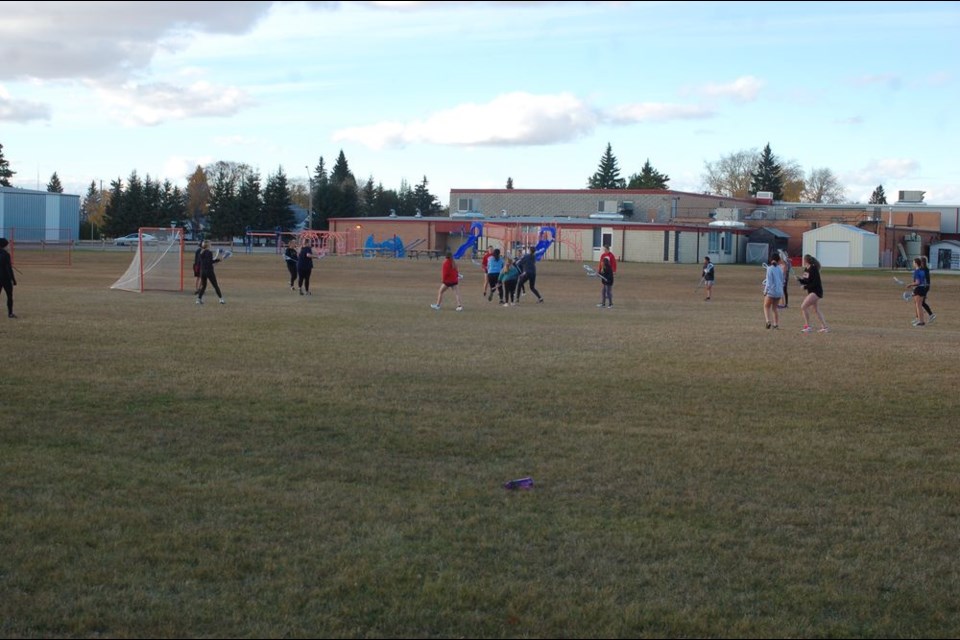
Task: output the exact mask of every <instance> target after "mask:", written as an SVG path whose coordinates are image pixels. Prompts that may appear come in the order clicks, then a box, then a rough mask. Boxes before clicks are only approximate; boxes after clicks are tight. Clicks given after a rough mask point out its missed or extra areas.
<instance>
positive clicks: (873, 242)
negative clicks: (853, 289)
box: [803, 224, 880, 267]
mask: <svg viewBox="0 0 960 640" xmlns="http://www.w3.org/2000/svg"><path fill="white" fill-rule="evenodd" d="M803 253H804V255H807V254H809V255H811V256H813V257H815V258H816V259H817V260H819V261H820V264H821V265H823V266H824V267H877V266H879V265H880V236H878V235H877V234H875V233H871V232H870V231H864V230H863V229H861V228H860V227H854V226H853V225H849V224H828V225H826V226H824V227H819V228H817V229H811V230H810V231H807V232H806V233H804V234H803Z"/></svg>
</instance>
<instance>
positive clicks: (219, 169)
mask: <svg viewBox="0 0 960 640" xmlns="http://www.w3.org/2000/svg"><path fill="white" fill-rule="evenodd" d="M704 166H705V171H704V174H703V175H702V181H703V188H704V191H705V192H706V193H713V194H716V195H720V196H726V197H731V198H748V197H750V196H751V195H753V194H756V193H757V192H761V191H768V192H771V193H772V194H773V199H774V200H777V201H788V202H813V203H824V204H840V203H843V202H847V200H846V199H845V190H844V187H843V185H842V184H841V183H840V181H839V179H838V178H837V177H836V176H835V175H834V173H833V172H832V171H831V170H830V169H828V168H823V167H821V168H814V169H811V170H810V172H809V173H807V174H805V173H804V171H803V169H802V168H801V166H800V164H799V163H797V162H796V161H792V160H791V161H783V160H781V159H780V158H778V157H777V156H776V155H775V154H774V153H773V151H772V149H771V147H770V143H767V144H766V146H765V147H764V148H763V150H762V151H757V150H756V149H749V150H741V151H737V152H734V153H731V154H728V155H725V156H722V157H721V158H720V159H719V160H716V161H714V162H709V161H708V162H705V163H704ZM15 173H16V172H15V171H12V170H11V169H10V166H9V163H8V162H7V160H6V159H5V158H4V156H3V145H2V144H0V185H2V186H8V187H9V186H11V184H10V178H12V177H13V175H14V174H15ZM669 183H670V176H668V175H667V174H665V173H661V172H660V171H658V170H657V169H655V168H654V167H653V165H652V164H651V163H650V160H649V158H648V159H647V160H646V162H645V163H644V165H643V167H641V169H640V171H639V172H636V173H633V174H632V175H630V176H629V178H622V177H621V176H620V167H619V163H618V161H617V158H616V156H615V155H614V153H613V146H612V145H611V144H610V143H607V147H606V150H605V151H604V153H603V155H602V156H601V158H600V162H599V165H598V167H597V170H596V172H594V173H593V175H591V176H590V177H589V178H588V179H587V188H588V189H663V190H667V189H669ZM428 185H429V183H428V181H427V177H426V176H423V180H422V181H421V182H420V183H418V184H417V185H416V186H414V187H411V186H410V185H409V184H408V183H407V182H406V180H403V181H401V184H400V188H399V189H398V190H394V189H385V188H384V186H383V183H381V182H377V181H375V180H374V178H373V176H370V177H368V178H367V179H366V180H365V181H364V182H363V183H362V184H360V183H359V182H358V181H357V178H356V176H355V175H354V173H353V172H352V171H351V169H350V167H349V164H348V162H347V158H346V156H345V154H344V152H343V150H341V151H340V153H339V155H338V156H337V159H336V162H335V163H334V166H333V168H332V169H330V170H328V169H327V164H326V162H325V160H324V158H323V156H320V158H319V161H318V162H317V164H316V166H315V167H314V169H313V171H312V173H310V174H309V176H308V182H307V183H306V184H305V183H303V182H301V181H298V180H293V181H292V180H289V179H288V178H287V175H286V174H285V173H284V170H283V168H282V167H280V168H278V170H277V172H276V173H275V174H272V175H268V176H267V180H266V184H265V185H262V178H261V176H260V174H259V172H258V171H257V170H255V169H254V168H252V167H250V166H249V165H246V164H242V163H235V162H227V161H218V162H214V163H212V164H209V165H207V166H206V167H201V166H199V165H198V166H197V168H196V169H195V170H194V172H193V173H192V174H191V175H190V176H189V177H188V181H187V186H186V189H184V190H181V189H180V188H179V187H177V186H174V185H172V184H171V183H170V181H169V180H166V181H164V182H163V183H160V182H159V181H155V180H152V179H151V178H150V176H149V175H148V176H146V177H145V178H144V179H141V178H140V177H139V176H138V174H137V171H136V170H134V171H132V172H131V174H130V176H129V177H128V178H127V180H126V181H125V182H124V181H123V180H121V179H119V178H118V179H116V180H114V181H112V182H111V183H110V189H109V190H108V191H104V190H103V189H102V187H98V186H97V184H96V182H95V181H91V182H90V186H89V188H88V189H87V193H86V195H85V197H84V198H83V201H82V203H81V220H82V222H83V223H84V224H85V225H86V226H88V227H97V228H98V230H99V231H100V232H101V233H103V234H105V235H108V236H116V235H124V234H126V233H129V232H130V231H131V230H133V229H137V228H139V227H150V226H171V225H177V226H189V227H191V228H192V229H193V230H194V231H201V230H202V231H204V232H206V233H207V234H209V235H211V236H214V237H232V236H238V235H243V234H244V232H245V231H246V230H247V229H257V230H272V229H276V228H277V227H281V228H283V229H290V228H292V227H293V226H294V225H295V224H296V220H295V215H294V212H293V210H292V209H291V205H292V204H296V205H297V206H299V207H302V208H303V209H305V210H308V212H309V213H308V221H309V226H310V227H311V228H313V229H320V230H324V229H327V228H328V225H329V223H328V221H329V219H330V218H331V217H370V216H387V215H391V214H396V215H401V216H413V215H416V214H420V215H423V216H436V215H439V214H442V213H443V212H444V209H443V207H442V205H441V204H440V201H439V199H438V198H437V197H436V196H434V195H433V194H432V193H430V190H429V188H428ZM506 188H507V189H512V188H513V178H512V177H510V178H507V185H506ZM47 191H49V192H55V193H62V192H63V186H62V184H61V182H60V178H59V176H58V175H57V173H56V172H54V173H53V175H52V176H51V177H50V181H49V182H48V184H47ZM869 204H887V199H886V194H885V193H884V190H883V185H879V186H877V188H876V189H874V191H873V194H872V195H871V197H870V201H869ZM88 234H89V235H88ZM81 237H92V232H91V231H87V232H86V233H85V232H84V231H83V230H81Z"/></svg>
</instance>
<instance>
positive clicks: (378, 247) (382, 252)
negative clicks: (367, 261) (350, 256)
mask: <svg viewBox="0 0 960 640" xmlns="http://www.w3.org/2000/svg"><path fill="white" fill-rule="evenodd" d="M406 254H407V252H406V248H405V247H404V244H403V240H401V239H400V236H393V237H392V238H389V239H387V240H384V241H383V242H377V241H375V240H374V239H373V234H372V233H371V234H370V235H369V236H368V237H367V241H366V242H364V243H363V257H364V258H375V257H377V256H389V257H393V258H402V257H404V256H405V255H406Z"/></svg>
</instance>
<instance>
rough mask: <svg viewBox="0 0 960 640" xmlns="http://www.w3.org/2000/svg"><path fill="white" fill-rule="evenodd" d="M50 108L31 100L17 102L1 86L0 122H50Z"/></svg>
mask: <svg viewBox="0 0 960 640" xmlns="http://www.w3.org/2000/svg"><path fill="white" fill-rule="evenodd" d="M49 119H50V106H49V105H46V104H43V103H40V102H30V101H29V100H15V99H14V98H12V97H11V96H10V93H9V92H8V91H7V90H6V88H5V87H4V86H3V85H0V122H30V121H32V120H49Z"/></svg>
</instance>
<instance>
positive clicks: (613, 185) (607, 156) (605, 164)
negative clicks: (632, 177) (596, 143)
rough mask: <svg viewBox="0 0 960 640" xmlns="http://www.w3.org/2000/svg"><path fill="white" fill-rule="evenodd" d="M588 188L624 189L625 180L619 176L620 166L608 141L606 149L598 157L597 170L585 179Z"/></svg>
mask: <svg viewBox="0 0 960 640" xmlns="http://www.w3.org/2000/svg"><path fill="white" fill-rule="evenodd" d="M587 188H588V189H625V188H626V181H625V180H624V179H623V178H621V177H620V167H619V166H617V158H616V156H614V155H613V147H612V146H611V144H610V143H609V142H608V143H607V150H606V151H605V152H604V154H603V157H602V158H600V166H599V167H598V168H597V172H596V173H594V174H593V175H592V176H590V179H589V180H588V181H587Z"/></svg>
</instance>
